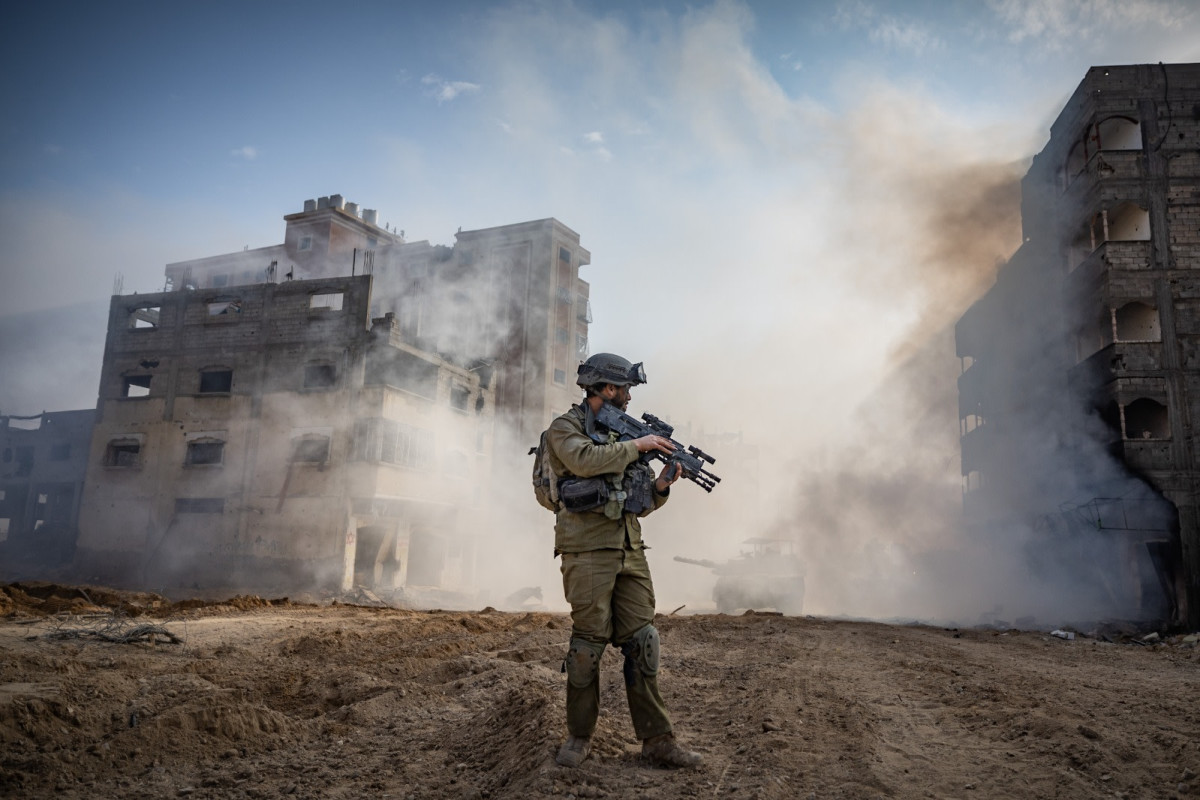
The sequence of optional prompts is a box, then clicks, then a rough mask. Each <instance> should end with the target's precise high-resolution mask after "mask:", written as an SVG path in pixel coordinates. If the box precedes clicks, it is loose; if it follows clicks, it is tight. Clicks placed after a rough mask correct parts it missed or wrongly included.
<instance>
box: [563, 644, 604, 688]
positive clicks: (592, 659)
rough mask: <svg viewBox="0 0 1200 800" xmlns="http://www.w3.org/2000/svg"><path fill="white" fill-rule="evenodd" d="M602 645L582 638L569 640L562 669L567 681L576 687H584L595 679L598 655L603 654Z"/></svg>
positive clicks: (598, 671)
mask: <svg viewBox="0 0 1200 800" xmlns="http://www.w3.org/2000/svg"><path fill="white" fill-rule="evenodd" d="M604 647H605V646H604V645H594V644H592V643H591V642H588V641H585V640H583V639H572V640H571V645H570V649H569V650H568V651H567V659H566V661H564V662H563V671H564V672H566V673H567V681H568V682H569V683H570V684H571V685H572V686H574V687H575V688H576V689H585V688H587V687H588V686H591V685H592V682H593V681H594V680H596V676H597V675H599V674H600V656H602V655H604Z"/></svg>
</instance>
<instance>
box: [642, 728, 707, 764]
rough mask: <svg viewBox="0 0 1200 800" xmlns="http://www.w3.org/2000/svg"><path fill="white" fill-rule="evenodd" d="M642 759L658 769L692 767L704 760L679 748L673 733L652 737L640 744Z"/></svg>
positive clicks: (698, 755) (689, 751)
mask: <svg viewBox="0 0 1200 800" xmlns="http://www.w3.org/2000/svg"><path fill="white" fill-rule="evenodd" d="M642 758H644V759H646V760H647V761H650V762H651V763H654V764H657V765H658V766H660V767H694V766H696V765H698V764H699V763H700V762H701V761H703V760H704V758H703V757H702V756H701V755H700V754H699V753H693V752H692V751H691V750H684V749H683V748H682V747H680V746H679V742H677V741H675V734H673V733H664V734H662V735H661V736H652V737H651V738H649V739H647V740H646V741H644V742H642Z"/></svg>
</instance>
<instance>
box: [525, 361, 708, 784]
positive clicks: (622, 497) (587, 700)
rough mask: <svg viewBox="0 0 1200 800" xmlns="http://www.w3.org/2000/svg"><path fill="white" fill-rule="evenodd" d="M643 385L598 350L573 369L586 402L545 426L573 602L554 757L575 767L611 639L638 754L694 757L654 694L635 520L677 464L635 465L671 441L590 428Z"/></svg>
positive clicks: (687, 762)
mask: <svg viewBox="0 0 1200 800" xmlns="http://www.w3.org/2000/svg"><path fill="white" fill-rule="evenodd" d="M645 382H646V374H645V372H644V371H643V370H642V365H641V364H631V363H630V362H629V361H627V360H625V359H624V358H621V357H620V356H616V355H612V354H611V353H597V354H596V355H594V356H592V357H591V358H589V359H588V360H587V361H585V362H584V363H583V364H580V365H579V377H578V379H577V380H576V383H577V384H578V385H579V386H580V387H581V388H583V390H584V392H585V394H586V396H585V397H584V399H583V402H582V403H580V404H579V405H577V406H573V407H572V408H571V410H570V411H568V412H567V413H565V414H563V415H562V416H560V417H558V418H557V419H555V420H554V422H552V423H551V424H550V428H549V430H548V431H547V432H546V450H547V455H548V458H549V462H550V466H551V467H552V469H553V473H554V475H555V476H557V478H558V479H559V483H558V487H559V500H560V503H559V510H558V512H557V515H556V518H555V524H554V552H555V555H560V556H562V575H563V590H564V592H565V593H566V598H567V602H569V603H570V604H571V622H572V627H571V643H570V648H569V651H568V653H567V659H566V662H565V669H566V673H567V731H568V733H569V734H570V735H569V736H568V737H567V740H566V741H565V742H564V743H563V745H562V747H561V748H560V749H559V751H558V756H557V758H556V761H557V762H558V763H559V764H561V765H562V766H565V767H576V766H579V764H581V763H582V762H583V760H584V759H585V758H587V756H588V753H590V752H591V748H592V744H591V736H592V733H593V732H594V731H595V729H596V717H597V715H598V714H599V711H600V658H601V656H602V655H603V654H604V650H605V649H606V647H607V646H608V644H609V643H610V642H611V643H612V644H613V645H614V646H615V647H619V648H620V649H621V652H622V653H624V655H625V667H624V673H625V694H626V697H627V699H628V701H629V714H630V716H631V717H632V718H633V728H634V731H635V732H636V733H637V737H638V738H639V739H641V740H642V755H643V756H644V757H645V758H647V759H649V760H650V761H652V762H654V763H656V764H659V765H662V766H670V767H691V766H695V765H696V764H699V763H700V761H701V757H700V755H699V754H698V753H693V752H690V751H688V750H685V749H684V748H682V747H681V746H680V745H679V744H678V743H677V742H676V741H675V736H674V734H673V733H672V728H671V719H670V717H669V716H668V715H667V709H666V706H665V705H664V703H663V699H662V695H660V694H659V691H658V657H659V638H658V631H657V630H656V629H655V627H654V624H653V622H654V585H653V583H652V582H651V579H650V567H649V565H648V564H647V563H646V556H645V553H644V552H643V550H644V545H643V544H642V528H641V524H640V523H639V521H638V518H639V517H642V516H645V515H646V514H649V513H650V512H651V511H654V510H656V509H658V508H659V507H660V506H662V505H663V504H664V503H665V502H667V496H668V495H669V494H670V492H671V485H672V484H673V483H675V481H677V480H678V479H679V476H680V473H681V472H682V468H681V467H680V466H679V465H678V464H668V465H667V466H665V467H664V468H663V470H662V472H661V473H660V474H659V475H658V476H657V477H655V475H654V472H653V470H652V469H651V468H650V466H649V465H647V464H645V463H644V462H642V461H641V460H639V458H638V456H639V455H640V454H641V453H647V452H650V451H653V450H658V451H662V452H664V453H670V452H672V451H673V450H674V448H673V447H672V445H671V442H670V440H669V439H665V438H663V437H661V436H643V437H642V438H640V439H635V440H632V441H623V442H618V441H615V439H616V435H615V434H611V433H609V432H607V431H604V430H603V429H601V430H597V428H596V424H595V413H596V412H597V411H598V410H599V409H600V407H601V405H602V404H603V403H612V404H613V405H615V406H617V407H618V408H620V409H621V410H622V411H624V410H625V409H626V408H627V407H628V406H629V390H630V387H631V386H637V385H638V384H641V383H645Z"/></svg>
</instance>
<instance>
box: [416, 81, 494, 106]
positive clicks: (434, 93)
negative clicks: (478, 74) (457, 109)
mask: <svg viewBox="0 0 1200 800" xmlns="http://www.w3.org/2000/svg"><path fill="white" fill-rule="evenodd" d="M421 83H422V84H424V85H425V86H427V87H429V90H428V94H429V96H430V97H433V98H435V99H436V100H437V101H438V104H439V105H440V104H442V103H448V102H450V101H451V100H454V99H456V98H457V97H458V96H459V95H462V94H468V93H471V92H478V91H479V90H480V88H482V87H480V85H479V84H477V83H468V82H467V81H448V80H444V79H443V78H439V77H438V76H437V75H434V74H432V73H431V74H429V75H426V76H425V77H424V78H421Z"/></svg>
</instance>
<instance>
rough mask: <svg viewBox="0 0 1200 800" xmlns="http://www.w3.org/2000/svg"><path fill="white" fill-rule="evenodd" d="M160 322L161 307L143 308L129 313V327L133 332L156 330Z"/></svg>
mask: <svg viewBox="0 0 1200 800" xmlns="http://www.w3.org/2000/svg"><path fill="white" fill-rule="evenodd" d="M161 320H162V306H143V307H141V308H135V309H133V310H132V311H130V312H129V327H131V328H134V329H135V330H150V329H153V328H157V327H158V325H159V322H160V321H161Z"/></svg>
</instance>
